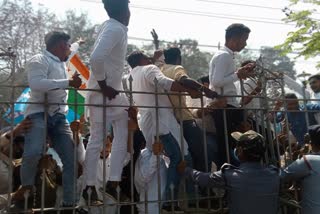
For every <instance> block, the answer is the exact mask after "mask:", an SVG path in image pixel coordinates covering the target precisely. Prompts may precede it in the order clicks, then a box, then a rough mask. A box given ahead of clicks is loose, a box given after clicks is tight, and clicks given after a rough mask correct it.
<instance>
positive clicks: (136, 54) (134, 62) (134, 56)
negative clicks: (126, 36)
mask: <svg viewBox="0 0 320 214" xmlns="http://www.w3.org/2000/svg"><path fill="white" fill-rule="evenodd" d="M144 56H145V55H144V54H143V53H142V52H141V51H133V52H132V53H131V54H130V55H129V56H128V58H127V61H128V64H129V65H130V67H131V68H132V69H133V68H135V67H137V66H139V65H140V60H141V59H142V58H143V57H144Z"/></svg>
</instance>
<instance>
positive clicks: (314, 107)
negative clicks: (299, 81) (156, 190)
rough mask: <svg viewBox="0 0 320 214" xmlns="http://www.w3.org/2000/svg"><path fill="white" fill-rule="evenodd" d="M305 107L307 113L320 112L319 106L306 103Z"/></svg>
mask: <svg viewBox="0 0 320 214" xmlns="http://www.w3.org/2000/svg"><path fill="white" fill-rule="evenodd" d="M306 107H307V110H309V111H314V110H320V105H319V104H312V103H308V104H307V105H306ZM302 109H303V108H302Z"/></svg>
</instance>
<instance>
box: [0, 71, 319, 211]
mask: <svg viewBox="0 0 320 214" xmlns="http://www.w3.org/2000/svg"><path fill="white" fill-rule="evenodd" d="M264 72H265V71H264ZM267 73H268V72H265V73H261V74H260V77H259V78H260V79H259V81H261V82H262V86H261V87H262V89H261V92H260V93H259V94H258V95H254V99H255V100H257V99H258V101H256V103H258V104H257V105H256V106H255V107H254V108H250V107H246V106H242V107H240V109H241V110H243V111H244V112H245V115H246V118H249V119H251V120H245V121H249V125H250V128H249V129H255V130H258V131H259V132H260V133H261V134H262V135H263V136H264V138H265V139H267V145H268V149H267V150H266V153H265V158H264V162H265V164H273V165H275V166H277V167H285V166H287V165H288V164H289V163H291V162H292V160H293V159H295V158H296V157H295V156H297V153H299V152H300V151H298V150H297V149H296V148H295V147H294V146H293V145H295V144H296V142H295V140H294V138H293V137H288V135H291V132H292V127H290V124H289V122H286V123H282V124H281V123H277V122H276V121H277V114H274V113H275V112H276V113H281V112H282V113H284V114H283V119H284V120H285V121H288V113H290V112H303V113H304V115H305V121H306V124H305V125H306V126H307V125H308V124H310V119H309V113H312V112H313V113H318V112H319V111H318V110H312V111H311V110H308V109H307V108H306V107H305V108H303V109H297V110H290V109H288V105H287V104H286V103H287V102H284V103H285V104H284V105H283V107H282V108H281V109H275V108H274V107H275V103H276V102H279V101H288V100H287V99H285V97H284V94H285V89H284V87H285V84H284V83H283V78H282V76H281V75H278V76H274V77H272V78H271V77H270V75H267ZM268 74H270V73H268ZM271 76H272V75H271ZM133 81H134V80H133V79H132V78H129V79H128V83H129V87H128V90H125V91H121V92H120V93H125V94H126V95H127V97H128V101H129V105H128V106H122V105H118V106H114V105H92V104H91V105H90V104H87V103H83V102H79V100H78V98H77V96H75V99H74V101H73V102H72V103H68V105H69V107H70V108H71V107H72V109H73V110H74V113H75V114H74V118H73V120H71V121H69V122H73V121H77V120H79V118H78V116H77V115H78V112H79V109H80V108H83V107H87V106H99V107H103V108H104V109H107V108H110V107H126V108H130V107H133V106H135V107H137V108H138V109H141V108H151V109H155V112H156V120H155V121H154V123H155V124H157V125H156V126H157V128H156V129H157V133H156V139H155V142H159V135H160V134H161V133H159V121H160V120H161V118H159V116H158V111H159V109H161V108H172V106H167V107H164V106H159V105H158V99H159V96H162V95H165V96H167V95H168V93H163V92H160V90H159V89H158V86H157V80H155V88H156V90H155V91H154V92H153V93H149V92H142V91H133V90H132V82H133ZM270 82H273V83H275V82H276V83H277V84H279V86H280V87H279V88H278V90H279V93H280V94H281V95H280V96H277V97H272V96H270V94H268V87H270V86H271V85H272V83H270ZM243 84H245V82H244V83H242V87H241V88H242V93H241V95H240V96H238V98H239V99H241V98H243V97H250V95H248V94H250V92H248V91H246V90H244V88H245V87H244V85H243ZM19 87H22V88H24V87H26V86H17V85H15V80H14V77H13V78H12V83H11V84H7V83H2V84H1V85H0V91H1V90H2V89H3V88H7V89H8V88H9V89H10V90H11V92H12V96H11V97H10V99H7V100H3V99H2V100H1V101H0V106H1V109H3V111H2V112H1V124H0V125H1V127H2V128H3V127H5V126H7V127H10V128H9V131H7V132H4V131H3V132H2V133H1V134H2V135H1V136H2V137H4V133H9V136H10V137H9V139H7V140H9V145H10V149H9V153H8V154H9V155H8V156H7V159H8V160H9V161H8V162H6V163H7V164H8V163H10V164H8V165H7V168H8V170H7V175H3V174H1V175H0V176H2V177H3V176H7V179H3V178H2V180H6V181H7V190H6V193H3V194H2V195H1V197H0V203H1V209H2V211H1V212H6V213H16V212H25V213H29V212H30V209H33V211H34V212H40V213H45V212H50V211H51V212H54V213H55V212H60V211H61V212H62V211H63V210H66V209H67V210H72V211H73V212H74V213H77V212H89V213H97V212H98V213H112V212H113V213H135V212H137V205H143V206H144V210H145V213H148V209H149V208H148V206H149V205H151V204H156V207H157V209H158V212H159V213H163V212H164V211H163V210H162V209H161V204H162V203H163V202H166V200H167V201H169V202H172V200H177V201H178V202H179V203H180V205H181V206H182V207H183V208H184V210H185V212H186V213H227V212H228V208H227V205H226V203H225V197H224V194H223V192H221V191H217V190H214V191H212V190H211V189H207V190H206V191H204V192H203V191H202V192H201V194H198V191H197V190H198V189H199V188H198V186H197V185H195V186H194V189H195V195H194V196H193V197H190V196H189V195H188V194H187V190H186V188H187V187H186V185H185V184H186V183H187V182H188V181H186V180H185V179H182V180H183V182H182V184H181V186H180V187H179V188H180V189H181V191H180V194H179V196H178V198H177V199H173V197H172V198H171V199H166V200H163V198H162V196H161V195H162V193H161V191H162V186H163V185H164V184H163V183H162V182H161V181H162V180H163V179H161V176H163V175H161V173H160V172H161V167H163V165H162V161H163V158H162V155H157V157H156V163H157V164H156V166H157V170H156V175H155V176H156V178H157V182H156V183H157V188H155V190H156V191H157V197H156V199H149V198H150V197H149V195H148V191H147V189H148V184H146V188H145V189H146V191H145V192H144V198H145V199H147V200H144V201H140V200H139V197H138V195H137V193H136V191H135V180H134V177H135V174H134V173H137V172H136V171H135V167H136V166H135V164H136V158H135V156H134V153H133V151H134V146H135V145H134V144H135V143H136V142H135V139H134V135H135V132H136V130H129V139H128V142H131V143H129V144H128V147H129V149H128V151H129V152H130V151H131V153H130V154H129V157H130V158H129V160H130V161H129V162H128V163H127V166H126V167H127V168H128V169H129V170H128V174H127V175H126V176H128V177H127V179H125V182H127V184H126V185H124V186H127V188H128V190H126V191H127V192H128V193H129V195H128V198H129V200H128V201H126V202H123V201H120V196H121V195H120V192H122V191H123V189H121V190H120V189H119V188H118V189H117V191H118V201H117V202H115V203H114V202H111V203H110V200H109V199H108V198H107V197H106V196H105V195H103V197H102V201H103V205H102V206H101V207H95V206H92V205H91V204H83V203H82V204H81V203H77V204H74V206H72V207H68V208H65V207H62V204H61V198H62V196H61V189H62V188H63V187H61V186H60V185H59V181H58V179H57V177H58V175H57V174H55V173H61V172H60V171H61V170H63V169H58V170H57V169H56V167H57V166H56V164H55V162H53V164H54V166H52V165H50V164H48V163H47V164H44V165H41V166H42V168H41V169H39V170H40V171H39V172H38V175H37V176H38V177H37V179H38V181H37V182H36V187H35V188H33V189H32V191H27V192H26V193H25V195H24V197H25V199H26V200H25V203H24V204H23V207H21V208H20V210H19V211H16V210H12V208H11V207H12V195H11V193H12V192H14V191H16V190H17V189H18V186H17V185H18V184H19V182H18V183H17V182H16V180H17V179H18V175H17V174H16V173H15V172H16V171H17V169H18V168H19V166H20V165H19V163H20V162H19V161H18V160H16V158H17V159H19V158H21V157H15V150H16V149H17V148H16V147H15V137H16V136H14V133H13V132H11V131H10V130H14V127H16V124H14V121H15V120H14V119H15V114H14V112H15V108H16V105H17V104H28V105H34V104H41V105H43V106H44V109H45V111H47V110H48V107H49V106H50V105H57V104H60V105H61V104H63V103H49V102H48V101H47V97H46V98H45V99H44V102H43V103H33V102H22V103H20V102H17V101H16V100H15V98H14V94H15V91H16V89H17V88H19ZM69 90H70V91H73V92H74V93H75V94H77V93H78V92H81V93H82V94H83V93H86V92H87V91H89V90H86V89H69ZM247 90H248V87H247ZM133 94H149V95H150V94H151V95H153V96H154V99H155V106H147V105H146V106H136V105H135V103H134V100H133ZM169 94H175V95H179V96H180V98H181V97H182V96H188V95H187V94H184V93H178V94H177V93H169ZM205 99H206V98H205V97H201V98H198V105H188V109H189V110H200V113H198V114H197V115H198V117H199V118H198V119H199V121H201V119H202V122H199V125H201V127H202V131H203V139H204V140H203V142H199V145H200V146H203V151H204V156H205V158H204V159H205V162H204V163H203V164H204V165H205V168H206V170H207V171H210V169H209V167H210V165H211V164H210V163H209V162H208V161H209V160H208V149H209V148H208V142H207V140H208V131H207V130H206V129H207V128H209V127H208V125H207V124H205V120H203V119H204V118H206V117H211V113H210V112H212V111H216V110H218V109H219V110H221V112H222V114H223V122H224V124H223V126H224V130H225V133H224V137H225V141H224V142H225V146H226V150H225V151H226V153H225V156H226V160H228V162H230V159H231V157H230V154H231V150H233V148H232V145H231V144H230V142H229V141H228V135H229V131H228V130H227V128H228V127H229V125H228V124H227V122H228V118H227V117H228V111H230V110H231V109H232V108H214V109H211V108H209V107H207V105H206V104H205V103H206V101H205ZM298 100H299V101H300V103H302V104H304V106H306V104H307V102H309V101H310V100H308V99H306V97H302V98H301V99H298ZM181 102H182V101H181V99H180V104H181ZM8 109H10V111H11V112H12V113H11V114H9V115H7V116H6V114H5V111H7V110H8ZM181 109H182V107H180V108H176V109H175V110H176V111H178V112H179V114H180V115H181ZM47 115H48V114H47V113H45V114H44V117H45V119H44V120H45V121H47ZM102 117H103V118H104V122H103V124H104V125H103V130H104V131H103V133H101V135H103V136H104V139H107V136H108V133H110V129H109V127H108V124H106V121H105V118H106V111H104V112H103V115H102ZM82 122H83V121H82ZM82 122H81V123H82ZM200 123H202V124H200ZM45 124H47V123H46V122H45ZM79 125H80V122H79ZM81 125H82V124H81ZM86 125H87V126H90V124H88V123H86ZM303 125H304V124H301V126H303ZM281 126H282V127H281ZM78 130H79V129H77V128H76V129H75V130H74V132H73V138H74V141H75V145H77V146H79V144H82V143H83V142H84V140H86V139H85V137H86V135H87V134H88V133H84V132H78ZM211 134H213V136H214V135H215V134H216V133H211ZM295 134H296V133H292V135H293V136H295ZM45 135H47V133H45ZM79 135H80V136H79ZM179 135H180V138H179V139H177V140H178V141H180V145H182V146H181V148H180V149H181V153H182V157H184V155H183V154H184V151H185V149H186V148H184V147H183V143H182V141H183V136H184V130H183V128H182V126H180V132H179ZM281 136H283V137H282V138H281ZM307 141H308V139H307V138H305V142H307ZM305 142H303V143H302V142H299V143H300V144H304V143H305ZM218 143H219V142H218ZM44 144H45V142H44ZM47 149H48V148H47V147H44V149H43V155H45V154H47ZM106 150H107V145H106V144H103V151H106ZM301 152H302V151H301ZM1 154H2V153H1ZM107 155H108V154H106V153H105V152H103V155H102V157H101V160H102V161H101V162H102V167H101V168H102V175H103V176H102V177H103V179H102V184H103V185H102V186H99V187H98V188H102V189H103V190H104V191H105V185H104V184H106V182H107V177H108V176H107V173H108V172H107V168H108V166H107V164H108V162H107V159H108V157H107ZM209 155H210V153H209ZM220 155H221V154H220ZM298 155H299V154H298ZM4 156H6V155H4ZM74 157H75V158H74V166H75V167H76V169H75V171H76V172H77V171H79V170H78V169H79V167H81V164H80V165H79V164H78V163H79V154H78V152H77V150H76V149H75V150H74ZM0 160H1V161H4V159H0ZM78 175H79V176H77V175H75V176H74V187H73V191H74V193H75V194H76V198H77V199H80V198H81V192H82V188H83V185H82V181H81V176H80V175H81V173H79V174H78ZM18 180H19V179H18ZM149 188H151V187H150V186H149ZM173 189H174V188H173V187H172V188H171V191H172V194H171V195H174V193H173ZM284 192H285V193H286V194H285V196H286V197H282V196H281V199H280V202H281V207H280V208H279V213H293V212H296V213H299V205H298V203H297V202H299V201H300V198H299V196H298V189H297V188H296V189H293V190H292V189H289V188H288V189H286V191H284ZM140 194H142V193H140ZM29 198H32V202H31V203H29V202H30V200H29ZM89 198H90V195H89ZM49 199H50V200H55V201H50V200H49ZM188 202H195V203H194V206H193V207H190V206H189V205H190V203H188ZM125 209H126V211H124V210H125ZM79 210H80V211H79Z"/></svg>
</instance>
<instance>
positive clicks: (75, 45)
mask: <svg viewBox="0 0 320 214" xmlns="http://www.w3.org/2000/svg"><path fill="white" fill-rule="evenodd" d="M79 47H80V45H79V43H78V42H75V43H72V44H71V47H70V50H71V54H70V56H69V57H68V61H70V60H71V58H72V57H73V56H74V55H76V54H77V53H78V50H79Z"/></svg>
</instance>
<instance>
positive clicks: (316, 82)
mask: <svg viewBox="0 0 320 214" xmlns="http://www.w3.org/2000/svg"><path fill="white" fill-rule="evenodd" d="M308 81H309V84H310V88H311V89H312V91H313V92H314V93H319V92H320V74H315V75H312V76H311V77H309V79H308Z"/></svg>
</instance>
